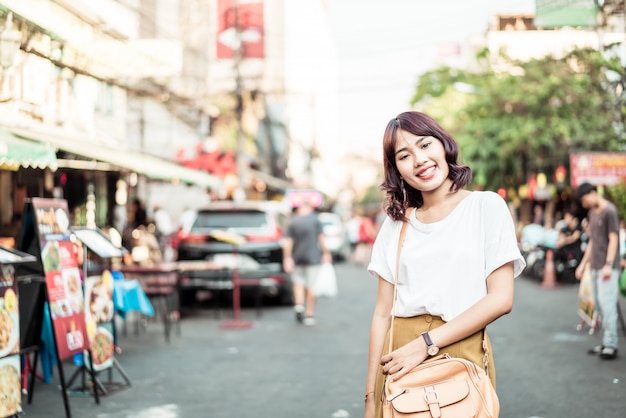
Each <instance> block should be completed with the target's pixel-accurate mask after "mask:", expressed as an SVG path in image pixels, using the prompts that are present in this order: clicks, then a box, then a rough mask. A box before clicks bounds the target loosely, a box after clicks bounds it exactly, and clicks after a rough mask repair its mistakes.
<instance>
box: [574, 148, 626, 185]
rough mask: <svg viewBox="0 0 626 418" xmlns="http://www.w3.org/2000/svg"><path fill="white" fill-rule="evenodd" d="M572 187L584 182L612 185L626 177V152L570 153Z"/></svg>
mask: <svg viewBox="0 0 626 418" xmlns="http://www.w3.org/2000/svg"><path fill="white" fill-rule="evenodd" d="M570 171H571V183H572V187H574V188H576V187H578V186H579V185H581V184H582V183H591V184H595V185H597V186H612V185H614V184H618V183H621V182H622V181H624V180H625V179H626V153H621V152H585V153H578V154H572V155H570Z"/></svg>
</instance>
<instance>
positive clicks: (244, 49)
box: [217, 0, 265, 58]
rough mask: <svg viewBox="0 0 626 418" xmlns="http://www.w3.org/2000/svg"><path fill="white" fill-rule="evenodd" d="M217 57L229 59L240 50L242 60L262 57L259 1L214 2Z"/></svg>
mask: <svg viewBox="0 0 626 418" xmlns="http://www.w3.org/2000/svg"><path fill="white" fill-rule="evenodd" d="M217 16H218V22H217V28H218V33H217V57H218V58H233V57H234V56H235V52H236V51H237V49H238V48H241V57H242V58H263V57H265V36H264V22H263V1H262V0H248V1H244V0H237V1H235V0H218V2H217Z"/></svg>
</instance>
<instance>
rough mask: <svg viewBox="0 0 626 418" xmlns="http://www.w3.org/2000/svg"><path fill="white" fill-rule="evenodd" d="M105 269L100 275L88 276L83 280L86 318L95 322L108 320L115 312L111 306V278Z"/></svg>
mask: <svg viewBox="0 0 626 418" xmlns="http://www.w3.org/2000/svg"><path fill="white" fill-rule="evenodd" d="M107 273H108V272H107V271H105V272H104V273H103V274H102V276H101V277H97V276H96V277H89V278H87V280H85V300H86V303H87V314H88V320H89V317H91V318H90V319H93V320H94V321H95V322H96V323H102V322H108V321H110V320H111V319H113V314H114V313H115V311H114V307H113V279H112V277H111V274H110V273H108V274H107Z"/></svg>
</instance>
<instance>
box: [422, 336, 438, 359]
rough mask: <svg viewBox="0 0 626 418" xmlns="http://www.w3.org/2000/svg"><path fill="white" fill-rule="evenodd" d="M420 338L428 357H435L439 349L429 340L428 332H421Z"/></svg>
mask: <svg viewBox="0 0 626 418" xmlns="http://www.w3.org/2000/svg"><path fill="white" fill-rule="evenodd" d="M422 337H423V338H424V342H425V343H426V352H427V353H428V355H429V356H435V355H437V353H438V352H439V347H437V346H436V345H435V343H433V340H431V339H430V335H429V334H428V331H424V332H422Z"/></svg>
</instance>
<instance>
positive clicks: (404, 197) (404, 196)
mask: <svg viewBox="0 0 626 418" xmlns="http://www.w3.org/2000/svg"><path fill="white" fill-rule="evenodd" d="M400 188H401V189H402V204H403V205H405V206H406V203H407V201H406V200H407V199H406V188H405V187H404V180H402V181H401V182H400Z"/></svg>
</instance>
